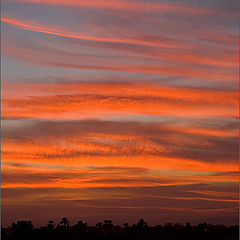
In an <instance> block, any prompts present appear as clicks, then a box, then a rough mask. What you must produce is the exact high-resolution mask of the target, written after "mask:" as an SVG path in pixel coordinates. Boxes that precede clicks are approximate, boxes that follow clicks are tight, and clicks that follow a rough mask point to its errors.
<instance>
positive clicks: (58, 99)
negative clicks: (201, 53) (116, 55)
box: [2, 83, 238, 119]
mask: <svg viewBox="0 0 240 240" xmlns="http://www.w3.org/2000/svg"><path fill="white" fill-rule="evenodd" d="M17 85H18V86H19V87H24V86H26V84H23V85H21V84H20V85H19V84H17ZM11 86H12V87H13V93H11ZM4 88H5V89H6V93H8V94H10V95H8V96H11V97H9V98H8V97H7V95H5V94H4V96H3V108H2V115H3V117H8V118H9V117H29V118H31V117H37V118H56V117H57V118H69V119H72V118H88V116H90V115H91V113H92V114H93V116H94V115H95V116H98V113H101V112H103V113H104V114H108V115H111V114H112V115H115V114H117V113H132V114H150V115H175V116H194V115H195V116H238V110H237V106H238V92H237V91H224V90H222V91H220V90H217V91H215V90H201V89H193V88H176V87H162V86H154V85H148V84H114V83H109V84H104V83H75V84H74V83H68V84H61V83H60V84H45V85H44V84H30V85H29V86H26V88H25V89H26V90H27V89H29V90H27V91H29V92H25V94H24V96H23V95H22V94H21V95H20V96H19V97H18V96H14V94H17V93H15V90H14V88H15V87H14V86H13V85H12V84H10V85H9V87H7V86H5V87H4ZM51 91H52V92H54V93H55V94H51ZM47 93H49V95H47ZM29 95H31V96H29ZM41 95H42V96H41ZM89 114H90V115H89Z"/></svg>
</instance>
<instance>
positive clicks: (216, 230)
mask: <svg viewBox="0 0 240 240" xmlns="http://www.w3.org/2000/svg"><path fill="white" fill-rule="evenodd" d="M238 236H239V228H238V226H230V227H229V226H224V225H212V224H206V223H201V224H198V225H190V224H189V223H186V224H180V223H176V224H173V223H167V224H165V225H156V226H148V224H147V222H145V221H144V220H143V219H140V220H139V222H138V223H137V224H133V225H132V226H130V225H129V224H128V223H125V224H123V226H120V225H113V222H112V221H111V220H104V221H103V222H98V223H97V224H96V225H95V226H89V225H88V224H87V223H84V222H83V221H78V223H77V224H76V225H73V226H70V225H69V222H68V220H67V218H62V220H61V221H60V223H59V224H55V223H54V221H49V222H48V224H47V225H46V226H41V227H39V228H35V227H34V226H33V224H32V222H31V221H18V222H17V223H13V224H12V226H11V227H8V228H2V236H1V239H2V240H22V239H23V240H54V239H57V240H62V239H66V240H105V239H106V240H111V239H113V240H121V239H122V240H135V239H136V240H138V239H142V240H215V239H216V240H235V239H236V240H237V239H238Z"/></svg>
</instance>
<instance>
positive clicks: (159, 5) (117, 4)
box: [14, 0, 236, 15]
mask: <svg viewBox="0 0 240 240" xmlns="http://www.w3.org/2000/svg"><path fill="white" fill-rule="evenodd" d="M14 1H15V2H29V3H40V4H51V5H67V6H80V7H90V8H98V9H112V10H122V11H140V12H149V11H153V12H158V13H166V12H167V13H175V14H176V13H177V14H191V15H195V14H198V15H203V14H208V15H209V14H220V15H226V14H227V13H226V12H224V11H221V10H217V9H209V8H204V7H201V8H200V7H199V6H196V5H194V4H190V3H188V4H186V3H178V2H147V1H146V2H143V1H141V2H134V1H127V0H124V1H123V0H122V1H119V0H113V1H107V0H88V1H84V0H71V1H68V0H14ZM228 14H229V13H228ZM232 14H234V15H235V14H236V13H235V12H233V13H232Z"/></svg>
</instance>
